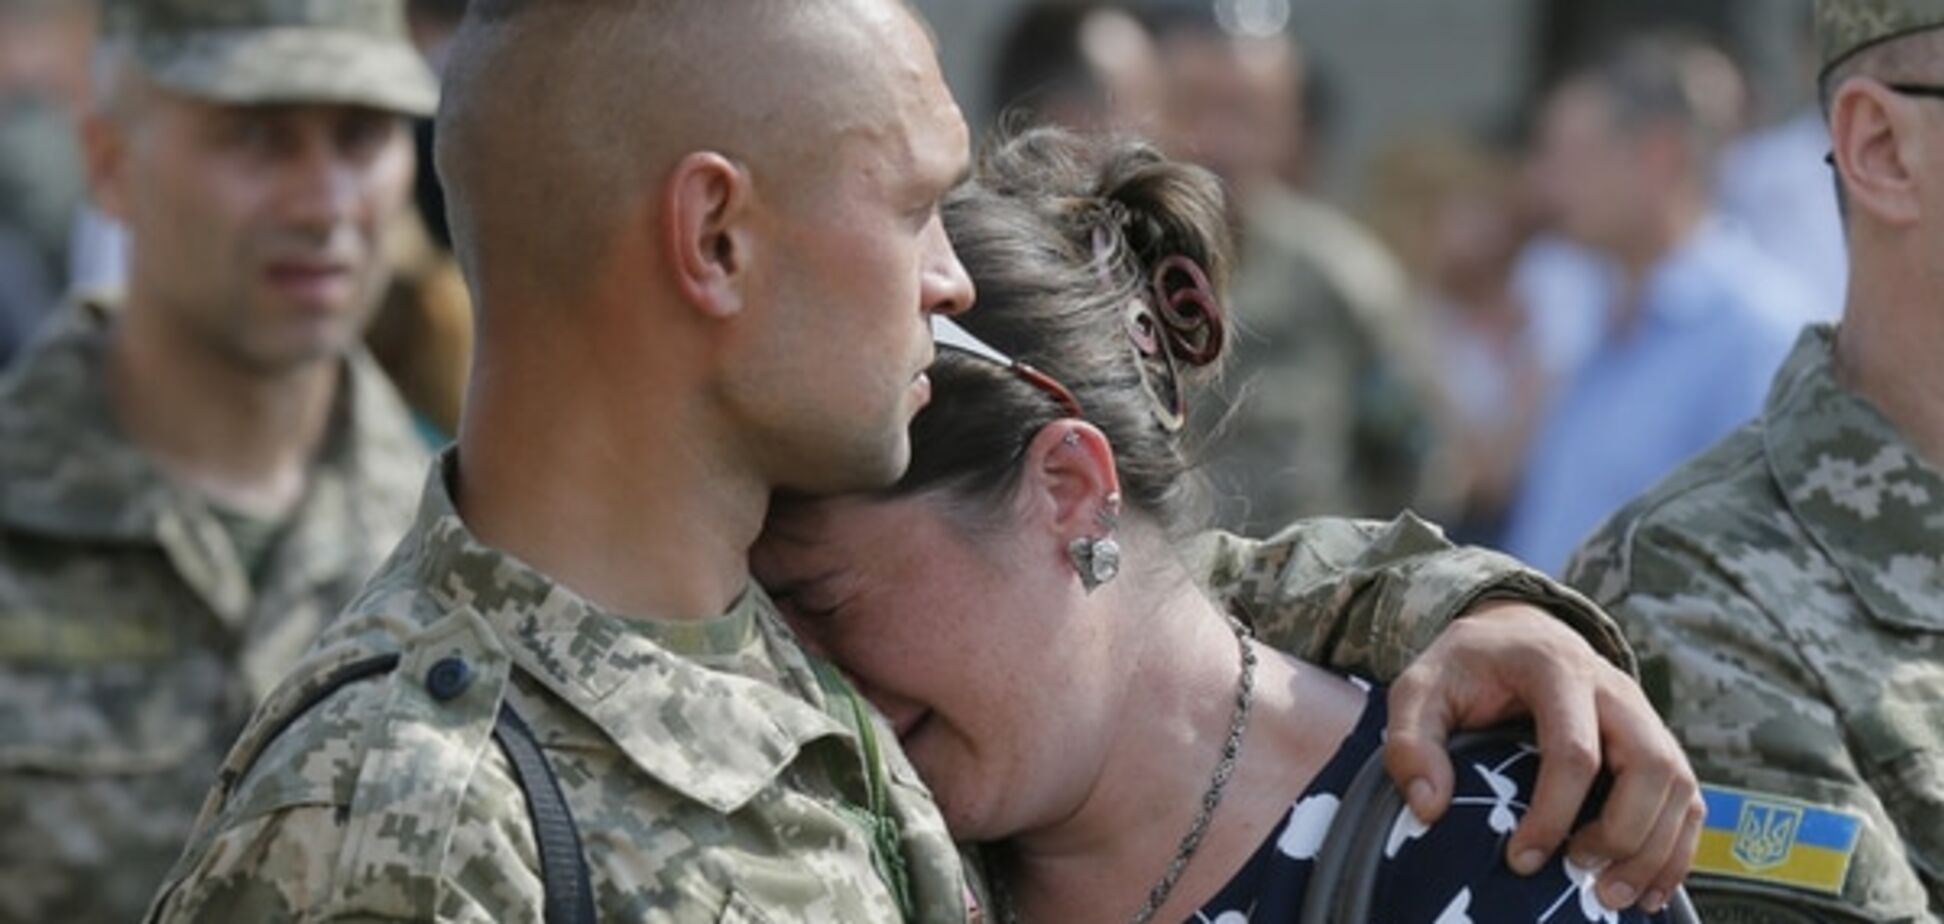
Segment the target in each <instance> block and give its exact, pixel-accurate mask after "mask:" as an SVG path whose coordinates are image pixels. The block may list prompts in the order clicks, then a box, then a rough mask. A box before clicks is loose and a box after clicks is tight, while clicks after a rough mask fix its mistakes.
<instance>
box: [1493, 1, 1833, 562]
mask: <svg viewBox="0 0 1944 924" xmlns="http://www.w3.org/2000/svg"><path fill="white" fill-rule="evenodd" d="M1740 100H1741V95H1740V92H1739V83H1738V77H1737V75H1736V72H1735V70H1734V67H1733V65H1732V64H1731V63H1729V61H1728V60H1727V58H1726V56H1724V55H1722V54H1721V53H1720V52H1719V51H1716V50H1714V49H1712V48H1709V47H1707V46H1704V45H1700V44H1699V43H1695V42H1690V41H1687V40H1683V39H1676V38H1668V37H1661V36H1645V37H1638V38H1634V39H1631V40H1629V41H1627V42H1625V43H1623V44H1622V45H1620V46H1618V47H1616V48H1615V49H1613V50H1612V51H1610V52H1608V53H1607V54H1606V55H1605V56H1603V57H1602V58H1601V59H1600V60H1599V61H1597V62H1596V63H1595V64H1593V65H1592V66H1590V67H1587V68H1584V69H1582V70H1580V71H1579V72H1577V73H1576V74H1574V75H1572V76H1570V77H1569V78H1568V79H1567V80H1566V81H1565V82H1564V83H1562V84H1561V85H1560V86H1559V87H1558V88H1557V89H1556V90H1554V91H1553V93H1552V95H1551V96H1550V97H1549V98H1548V100H1547V101H1546V104H1545V107H1544V111H1543V112H1542V115H1541V122H1540V142H1539V144H1540V150H1539V155H1538V156H1539V163H1538V165H1537V170H1538V174H1539V182H1540V184H1541V187H1542V189H1543V195H1544V197H1545V199H1546V200H1547V204H1548V206H1549V207H1550V208H1551V209H1552V211H1553V213H1554V214H1553V217H1554V219H1555V220H1556V221H1557V222H1558V223H1559V225H1560V228H1561V230H1562V231H1564V232H1565V233H1566V234H1567V235H1568V236H1570V237H1572V238H1574V239H1576V240H1577V242H1578V243H1580V244H1582V245H1584V246H1586V247H1589V248H1591V249H1593V250H1594V251H1596V252H1598V253H1599V254H1600V255H1601V256H1603V257H1605V258H1606V259H1608V260H1610V261H1611V262H1612V263H1613V264H1615V265H1616V266H1617V267H1618V269H1619V271H1620V272H1619V276H1620V279H1619V280H1618V285H1617V287H1615V288H1614V289H1612V290H1609V291H1607V292H1605V293H1603V294H1604V295H1605V296H1606V304H1605V305H1604V308H1605V312H1604V316H1603V317H1602V318H1601V322H1602V331H1601V339H1600V341H1599V342H1598V344H1597V345H1596V346H1595V347H1594V348H1593V351H1592V353H1591V354H1590V355H1589V356H1587V357H1586V358H1585V359H1584V360H1583V361H1582V362H1581V363H1580V365H1579V368H1578V369H1577V371H1575V372H1574V373H1573V376H1572V378H1571V380H1570V381H1568V382H1567V383H1566V384H1565V386H1564V388H1563V391H1562V392H1561V393H1560V394H1559V395H1558V397H1557V398H1556V399H1555V400H1554V401H1553V402H1552V406H1551V407H1550V409H1549V410H1548V412H1547V414H1546V417H1545V420H1544V422H1543V423H1542V424H1541V425H1540V427H1539V430H1538V433H1537V436H1536V437H1535V439H1534V443H1533V446H1532V450H1531V454H1530V456H1529V458H1528V460H1527V465H1526V474H1525V483H1524V484H1523V486H1522V487H1521V490H1520V491H1519V493H1518V496H1517V498H1516V499H1515V500H1514V502H1513V506H1512V510H1511V519H1510V522H1509V524H1508V526H1507V530H1506V536H1505V544H1506V549H1507V551H1510V552H1511V553H1512V554H1514V555H1515V556H1518V557H1519V558H1522V559H1525V560H1526V561H1529V562H1531V563H1533V564H1534V565H1536V566H1538V567H1540V568H1541V569H1543V570H1546V571H1550V572H1553V573H1557V572H1558V571H1559V570H1560V569H1561V568H1563V567H1564V566H1565V564H1566V559H1567V556H1568V555H1569V554H1571V552H1572V550H1573V547H1574V545H1576V544H1577V543H1578V542H1579V541H1580V540H1581V539H1582V538H1584V537H1585V536H1586V534H1587V533H1589V532H1591V531H1592V530H1593V528H1594V527H1596V526H1598V525H1599V523H1600V521H1601V520H1602V519H1604V518H1605V517H1606V516H1608V515H1609V514H1611V513H1613V512H1614V511H1615V510H1618V509H1619V508H1620V506H1621V505H1622V504H1624V503H1626V502H1627V500H1628V498H1631V497H1633V496H1634V495H1635V494H1638V493H1639V492H1641V491H1642V490H1645V489H1646V488H1647V487H1648V486H1649V485H1652V484H1653V483H1654V481H1655V480H1656V479H1659V478H1660V477H1662V476H1664V475H1666V474H1667V473H1668V472H1669V471H1672V470H1673V469H1674V467H1675V466H1677V465H1679V464H1680V463H1681V461H1682V460H1684V459H1687V458H1688V457H1690V456H1692V455H1694V454H1695V453H1697V452H1700V451H1701V450H1702V449H1705V448H1707V447H1708V446H1709V445H1710V444H1712V443H1713V442H1714V441H1716V440H1718V439H1720V438H1721V437H1722V436H1724V435H1726V434H1727V433H1728V432H1729V431H1731V430H1733V429H1734V428H1735V427H1736V426H1738V425H1740V424H1741V422H1742V421H1744V420H1747V419H1748V417H1749V416H1750V415H1751V414H1753V413H1754V412H1755V410H1756V409H1757V408H1758V407H1760V404H1761V395H1762V392H1763V390H1764V389H1765V387H1766V383H1767V381H1768V378H1769V376H1771V375H1773V374H1774V372H1775V369H1776V367H1777V366H1778V365H1779V364H1780V363H1781V361H1782V357H1783V356H1784V355H1786V354H1787V352H1788V346H1789V341H1790V339H1791V338H1792V337H1793V336H1794V334H1795V331H1796V330H1797V329H1798V328H1799V327H1800V326H1801V325H1802V324H1803V323H1805V322H1806V321H1808V320H1809V316H1810V313H1811V309H1810V307H1809V304H1810V303H1809V299H1808V297H1807V296H1806V294H1805V290H1804V287H1803V286H1802V284H1801V283H1800V282H1799V281H1798V280H1797V279H1796V278H1795V277H1794V276H1793V275H1791V273H1790V271H1789V270H1788V268H1787V267H1785V266H1783V265H1781V264H1779V263H1777V262H1775V261H1774V260H1773V259H1772V258H1770V257H1768V256H1767V255H1766V254H1764V253H1762V252H1761V251H1760V250H1759V249H1757V248H1756V247H1755V246H1754V245H1753V244H1751V243H1750V242H1748V241H1747V240H1746V239H1744V238H1742V237H1740V236H1739V235H1736V234H1734V233H1733V232H1732V230H1731V229H1727V228H1725V227H1723V226H1721V225H1720V223H1718V222H1716V221H1715V220H1713V219H1712V218H1711V217H1710V201H1711V198H1712V196H1711V193H1710V189H1711V187H1710V165H1711V164H1712V162H1713V159H1714V154H1713V152H1714V150H1715V147H1716V145H1717V143H1718V142H1719V140H1720V137H1721V134H1722V132H1723V130H1724V127H1723V125H1722V123H1723V122H1724V121H1726V119H1727V114H1728V113H1729V112H1731V111H1738V109H1739V105H1740Z"/></svg>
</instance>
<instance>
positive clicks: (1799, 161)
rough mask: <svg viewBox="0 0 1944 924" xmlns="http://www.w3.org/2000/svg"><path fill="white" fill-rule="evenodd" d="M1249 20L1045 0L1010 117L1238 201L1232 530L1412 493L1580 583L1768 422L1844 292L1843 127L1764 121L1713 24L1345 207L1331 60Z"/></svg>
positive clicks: (1571, 75)
mask: <svg viewBox="0 0 1944 924" xmlns="http://www.w3.org/2000/svg"><path fill="white" fill-rule="evenodd" d="M1222 10H1223V5H1221V4H1216V5H1214V8H1212V9H1211V8H1209V7H1207V6H1206V5H1165V4H1164V5H1161V6H1159V7H1156V6H1154V5H1148V6H1141V5H1132V4H1121V3H1109V2H1097V3H1084V2H1083V3H1071V2H1059V3H1045V4H1040V5H1038V6H1036V7H1034V8H1032V9H1030V10H1029V11H1028V12H1026V13H1025V14H1024V15H1023V16H1022V17H1021V18H1020V20H1019V21H1018V22H1017V23H1016V25H1015V26H1014V28H1013V30H1012V31H1011V33H1010V34H1009V36H1008V38H1007V41H1006V44H1005V46H1004V49H1003V50H1002V51H1001V52H1000V54H999V57H998V60H999V61H1000V64H999V66H998V68H997V74H998V84H997V86H996V87H995V88H994V96H995V97H996V98H998V99H1001V100H1005V101H1007V102H1006V104H1005V106H1006V109H1005V111H1006V113H1007V115H1006V117H1005V118H1006V119H1007V120H1008V121H1009V122H1011V123H1013V124H1018V123H1022V122H1034V121H1051V122H1056V123H1060V124H1064V125H1069V126H1075V127H1081V128H1087V129H1106V130H1110V131H1124V132H1132V133H1137V134H1142V135H1146V136H1150V137H1153V138H1156V139H1158V140H1160V141H1161V142H1162V143H1163V144H1164V145H1165V146H1166V147H1167V148H1168V149H1169V150H1170V151H1171V152H1172V153H1173V154H1175V155H1176V156H1180V157H1184V158H1188V159H1192V160H1195V161H1197V162H1199V163H1201V164H1203V165H1205V166H1207V167H1209V168H1210V169H1212V170H1214V171H1215V172H1216V173H1218V174H1219V175H1220V176H1221V177H1222V178H1223V179H1224V180H1225V181H1226V182H1227V184H1228V185H1229V187H1230V189H1231V190H1232V191H1233V193H1234V200H1233V202H1234V206H1235V211H1236V215H1235V216H1234V220H1235V227H1236V231H1237V234H1238V235H1239V237H1240V241H1241V247H1242V250H1241V252H1242V254H1243V259H1242V263H1241V268H1240V271H1239V276H1238V279H1237V282H1236V287H1235V291H1234V296H1233V304H1232V305H1231V306H1230V307H1231V309H1232V311H1233V313H1234V315H1235V316H1236V317H1237V318H1238V320H1239V324H1238V326H1239V328H1240V330H1241V334H1240V337H1241V343H1240V347H1241V349H1240V353H1239V356H1240V360H1239V363H1238V370H1237V371H1236V372H1235V373H1234V374H1233V375H1232V377H1231V379H1230V382H1229V387H1228V388H1227V394H1226V395H1224V396H1223V399H1224V403H1225V410H1226V416H1220V419H1221V420H1222V424H1221V425H1220V426H1219V427H1218V428H1217V429H1216V430H1215V432H1212V433H1211V434H1209V441H1208V443H1207V463H1208V469H1209V471H1210V473H1211V474H1212V475H1213V476H1214V481H1215V485H1216V489H1217V490H1216V497H1217V498H1218V501H1217V502H1218V504H1221V505H1223V509H1222V510H1221V511H1220V514H1221V519H1222V520H1223V521H1224V522H1227V523H1229V524H1231V525H1233V526H1236V527H1239V528H1242V529H1245V530H1247V529H1262V528H1267V527H1272V526H1274V525H1275V524H1280V523H1284V522H1288V521H1289V520H1290V519H1291V518H1292V517H1295V516H1303V515H1316V514H1349V515H1359V516H1378V515H1387V514H1389V513H1392V512H1395V511H1396V510H1398V509H1400V508H1403V507H1407V506H1408V507H1412V508H1414V509H1417V510H1420V511H1423V512H1426V513H1428V514H1431V515H1433V516H1434V517H1436V518H1438V519H1440V520H1443V521H1446V522H1449V523H1451V524H1453V528H1454V530H1455V531H1456V532H1457V533H1458V534H1459V535H1461V536H1463V537H1464V538H1466V539H1468V540H1471V541H1475V542H1481V543H1486V544H1493V545H1499V546H1501V547H1504V548H1506V549H1508V550H1510V551H1512V552H1514V553H1515V554H1518V555H1520V556H1522V557H1524V558H1526V559H1527V560H1529V561H1532V562H1534V563H1536V564H1538V565H1540V566H1541V567H1544V568H1546V569H1548V570H1553V571H1557V570H1559V569H1561V568H1563V566H1564V565H1565V563H1566V558H1567V556H1568V554H1569V553H1570V552H1571V551H1572V549H1573V547H1574V546H1575V545H1576V544H1577V543H1578V542H1579V540H1580V539H1581V538H1583V537H1584V536H1585V535H1586V534H1587V533H1588V532H1589V531H1590V530H1591V529H1592V528H1593V527H1594V526H1595V525H1597V524H1598V523H1599V522H1600V521H1601V520H1602V519H1604V518H1605V517H1606V516H1607V515H1609V514H1611V513H1612V512H1614V511H1615V510H1617V509H1619V507H1620V506H1621V504H1622V503H1624V502H1625V501H1626V500H1627V499H1629V498H1631V497H1633V496H1635V495H1637V494H1639V493H1640V492H1641V491H1643V490H1645V489H1646V488H1647V487H1648V486H1650V485H1652V484H1653V483H1654V482H1656V481H1657V480H1659V479H1660V478H1661V477H1662V476H1664V475H1665V474H1667V473H1668V472H1669V471H1671V470H1672V469H1673V468H1674V467H1675V465H1676V464H1677V463H1679V462H1680V461H1682V460H1684V459H1686V458H1688V457H1689V456H1692V455H1694V454H1695V453H1697V452H1699V451H1700V450H1702V449H1704V448H1706V447H1707V446H1708V445H1710V444H1712V443H1713V442H1714V441H1716V440H1718V439H1719V438H1721V437H1722V436H1724V435H1726V434H1727V433H1728V432H1729V431H1731V430H1732V429H1734V428H1735V427H1736V426H1737V425H1739V424H1740V423H1741V422H1742V421H1744V420H1746V419H1747V418H1748V417H1750V416H1751V415H1753V414H1754V413H1755V411H1756V410H1757V409H1758V408H1759V404H1760V401H1761V398H1762V396H1763V394H1764V393H1765V391H1766V388H1767V383H1768V381H1769V378H1770V376H1771V375H1772V374H1773V373H1774V372H1775V369H1776V367H1777V366H1778V365H1779V364H1780V362H1781V360H1782V358H1783V357H1784V355H1785V354H1786V352H1787V350H1788V348H1789V346H1790V344H1791V343H1792V342H1793V339H1794V337H1795V333H1796V331H1797V330H1798V329H1799V328H1800V327H1801V326H1802V325H1803V324H1804V323H1806V322H1811V321H1816V320H1828V319H1831V318H1833V317H1834V316H1835V314H1836V313H1837V311H1838V310H1839V308H1840V306H1841V297H1842V291H1843V286H1844V278H1843V275H1844V266H1843V261H1842V254H1843V248H1842V242H1841V230H1840V226H1839V222H1838V219H1837V211H1836V202H1835V193H1834V186H1833V183H1832V179H1831V177H1830V175H1829V173H1828V171H1827V170H1826V168H1825V167H1824V166H1823V163H1822V155H1823V153H1825V150H1826V147H1827V142H1826V140H1825V139H1824V138H1823V136H1822V132H1821V122H1820V118H1819V116H1818V115H1817V114H1816V113H1815V112H1813V111H1805V112H1803V113H1801V114H1799V115H1796V116H1794V117H1792V118H1790V119H1789V120H1787V121H1786V122H1784V123H1783V124H1781V125H1779V126H1774V127H1759V128H1758V127H1755V126H1752V125H1751V124H1750V122H1751V121H1752V120H1751V118H1750V115H1749V113H1750V109H1751V104H1750V99H1751V93H1750V91H1749V88H1748V86H1747V82H1746V78H1745V76H1744V73H1743V71H1742V69H1741V68H1740V67H1739V66H1738V65H1737V63H1736V62H1735V60H1733V59H1732V58H1731V57H1730V56H1729V55H1728V54H1727V53H1726V52H1724V51H1723V50H1722V49H1721V48H1719V47H1717V46H1715V45H1713V44H1710V43H1709V42H1707V41H1705V40H1703V39H1701V38H1699V37H1696V36H1694V35H1691V34H1687V33H1685V32H1683V31H1680V30H1676V29H1672V28H1670V29H1667V30H1665V31H1658V32H1657V31H1651V30H1650V31H1645V32H1643V33H1641V34H1638V35H1633V36H1625V37H1619V38H1617V39H1616V40H1615V41H1613V42H1612V43H1611V44H1610V46H1609V47H1607V48H1606V49H1604V51H1603V52H1602V53H1601V54H1599V55H1596V56H1595V57H1593V58H1591V59H1589V60H1586V61H1582V62H1579V63H1577V64H1575V65H1573V66H1572V67H1570V68H1568V69H1567V71H1566V72H1565V75H1564V77H1563V78H1562V79H1560V80H1558V81H1556V82H1555V83H1554V84H1553V85H1551V86H1549V87H1546V88H1544V90H1543V92H1542V93H1541V94H1539V96H1538V97H1537V105H1536V106H1535V107H1534V109H1533V111H1531V112H1523V113H1508V114H1507V116H1508V117H1507V118H1506V119H1504V120H1501V122H1500V124H1496V125H1490V126H1465V125H1427V126H1422V127H1414V128H1413V129H1411V130H1409V131H1407V132H1405V133H1404V134H1403V135H1401V136H1400V137H1397V138H1396V139H1394V140H1393V141H1391V142H1390V143H1388V144H1387V145H1385V146H1384V147H1383V148H1382V150H1381V151H1380V153H1379V154H1378V155H1377V156H1376V157H1374V158H1372V159H1371V160H1370V162H1369V163H1368V164H1366V165H1364V167H1363V169H1362V171H1361V173H1362V178H1363V179H1362V191H1361V194H1360V195H1359V196H1357V197H1356V201H1354V202H1351V203H1338V202H1333V201H1332V200H1331V199H1330V197H1329V196H1328V195H1326V194H1325V193H1324V192H1323V191H1322V190H1320V189H1319V184H1318V183H1317V182H1316V180H1317V177H1318V175H1319V172H1320V171H1319V170H1318V168H1317V164H1318V163H1319V162H1321V161H1323V160H1325V159H1326V158H1327V157H1328V150H1327V148H1328V145H1329V143H1330V137H1331V121H1332V107H1333V106H1334V105H1336V103H1335V101H1334V99H1333V97H1332V93H1331V91H1330V89H1329V88H1330V85H1331V84H1330V77H1329V74H1328V72H1327V71H1324V70H1322V69H1321V68H1320V67H1319V66H1318V64H1317V63H1316V61H1315V60H1314V59H1313V58H1312V56H1310V55H1309V54H1306V51H1305V48H1304V46H1303V44H1302V42H1301V37H1300V36H1294V35H1291V34H1289V32H1288V31H1287V30H1285V29H1282V28H1280V27H1279V26H1278V27H1276V28H1271V29H1267V30H1259V29H1251V28H1249V24H1248V23H1240V22H1235V21H1227V20H1228V19H1232V18H1233V17H1227V18H1225V17H1224V16H1223V15H1222ZM1272 25H1276V24H1272ZM1807 26H1808V24H1807V22H1806V20H1805V21H1803V22H1802V23H1801V29H1802V34H1803V40H1802V46H1803V60H1802V61H1801V63H1800V71H1801V73H1800V78H1801V80H1802V81H1803V83H1804V84H1805V85H1806V84H1807V83H1808V82H1809V81H1810V80H1811V79H1812V77H1813V73H1812V72H1813V68H1814V65H1813V61H1812V60H1811V58H1810V56H1809V53H1808V51H1807V46H1808V44H1809V43H1808V38H1807ZM1218 416H1219V415H1218ZM1205 417H1206V415H1205ZM1239 498H1247V499H1248V501H1249V502H1248V504H1247V505H1246V506H1245V505H1244V504H1243V502H1242V501H1240V500H1232V499H1239Z"/></svg>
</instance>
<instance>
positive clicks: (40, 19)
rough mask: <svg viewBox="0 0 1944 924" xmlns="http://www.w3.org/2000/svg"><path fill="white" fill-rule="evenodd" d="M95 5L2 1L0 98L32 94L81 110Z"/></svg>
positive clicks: (82, 0)
mask: <svg viewBox="0 0 1944 924" xmlns="http://www.w3.org/2000/svg"><path fill="white" fill-rule="evenodd" d="M96 15H97V14H96V10H95V5H94V4H93V3H90V2H86V0H68V2H64V3H51V4H37V3H26V4H22V3H18V2H14V3H8V2H3V0H0V101H4V100H5V99H7V98H8V97H12V96H36V97H41V98H45V99H49V100H52V101H54V102H55V103H58V104H59V105H60V106H61V107H62V108H63V109H64V110H65V111H67V112H69V113H78V112H80V111H81V110H82V109H83V108H84V107H85V106H86V104H87V98H88V76H89V75H88V62H89V57H90V54H91V52H92V51H93V49H94V37H95V28H96V27H95V22H96Z"/></svg>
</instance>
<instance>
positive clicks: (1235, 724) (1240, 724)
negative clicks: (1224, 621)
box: [991, 617, 1256, 924]
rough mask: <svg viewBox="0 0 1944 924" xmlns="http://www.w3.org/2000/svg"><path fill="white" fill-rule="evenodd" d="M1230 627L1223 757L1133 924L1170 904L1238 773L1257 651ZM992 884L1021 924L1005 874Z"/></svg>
mask: <svg viewBox="0 0 1944 924" xmlns="http://www.w3.org/2000/svg"><path fill="white" fill-rule="evenodd" d="M1229 627H1230V628H1232V629H1234V630H1235V642H1236V647H1238V648H1240V649H1241V651H1242V676H1241V678H1240V679H1238V680H1237V681H1236V683H1235V711H1234V713H1232V714H1231V715H1230V716H1229V730H1228V740H1227V741H1225V742H1223V744H1222V759H1221V760H1220V761H1218V762H1217V763H1216V764H1215V775H1214V776H1212V777H1210V778H1209V780H1208V789H1207V790H1206V791H1204V792H1203V793H1202V797H1201V807H1200V808H1198V809H1196V810H1195V820H1194V821H1192V822H1190V823H1189V825H1188V833H1187V834H1186V835H1183V836H1182V838H1181V845H1180V846H1178V847H1176V848H1175V852H1174V856H1173V857H1171V858H1170V859H1169V860H1168V868H1167V869H1166V870H1165V871H1163V872H1162V874H1161V880H1160V881H1159V882H1156V883H1155V884H1154V887H1153V888H1151V889H1149V890H1148V895H1147V901H1145V902H1143V903H1142V904H1141V908H1140V910H1138V911H1136V912H1134V917H1133V918H1132V919H1130V924H1148V922H1149V921H1152V920H1154V915H1155V913H1156V912H1159V911H1160V910H1161V906H1162V905H1165V904H1167V903H1168V896H1169V895H1171V894H1173V893H1174V888H1175V884H1176V883H1178V882H1180V881H1181V874H1182V872H1183V871H1185V870H1187V869H1188V861H1189V860H1190V859H1192V858H1194V856H1195V851H1197V850H1200V849H1201V843H1202V837H1203V836H1204V835H1206V834H1207V833H1208V825H1209V822H1211V821H1213V820H1214V819H1215V807H1216V806H1218V805H1221V804H1222V794H1223V793H1224V792H1226V791H1227V790H1228V784H1229V780H1230V779H1232V778H1233V777H1234V776H1235V763H1236V758H1237V757H1239V756H1241V753H1242V733H1243V732H1244V731H1246V730H1247V729H1248V727H1249V707H1250V706H1251V705H1253V704H1254V703H1255V667H1256V654H1255V649H1253V648H1250V647H1249V640H1250V637H1251V636H1250V633H1249V629H1248V627H1247V626H1244V625H1243V624H1242V623H1241V621H1240V620H1237V619H1235V618H1234V617H1230V618H1229ZM991 884H992V898H993V904H994V905H995V906H997V907H996V909H995V910H997V911H998V912H999V920H1000V922H1001V924H1020V918H1019V911H1018V909H1016V908H1014V907H1013V900H1012V893H1011V892H1010V891H1008V890H1007V889H1006V881H1005V877H1004V876H1001V875H999V874H998V873H997V872H994V873H993V875H992V883H991Z"/></svg>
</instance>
